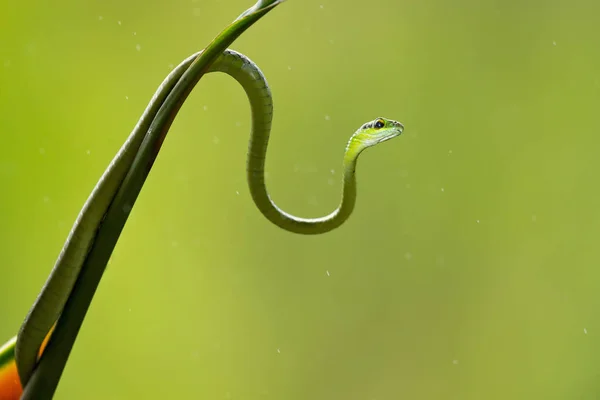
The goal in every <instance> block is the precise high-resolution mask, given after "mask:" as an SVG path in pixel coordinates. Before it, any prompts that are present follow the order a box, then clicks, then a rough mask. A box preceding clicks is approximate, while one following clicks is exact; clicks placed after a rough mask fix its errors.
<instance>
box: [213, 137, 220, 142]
mask: <svg viewBox="0 0 600 400" xmlns="http://www.w3.org/2000/svg"><path fill="white" fill-rule="evenodd" d="M213 143H214V144H219V138H218V137H216V136H215V137H213Z"/></svg>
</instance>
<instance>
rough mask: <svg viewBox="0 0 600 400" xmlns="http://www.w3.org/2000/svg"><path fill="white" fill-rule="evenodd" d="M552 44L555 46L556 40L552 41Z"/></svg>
mask: <svg viewBox="0 0 600 400" xmlns="http://www.w3.org/2000/svg"><path fill="white" fill-rule="evenodd" d="M552 46H556V40H553V41H552ZM567 47H569V46H567Z"/></svg>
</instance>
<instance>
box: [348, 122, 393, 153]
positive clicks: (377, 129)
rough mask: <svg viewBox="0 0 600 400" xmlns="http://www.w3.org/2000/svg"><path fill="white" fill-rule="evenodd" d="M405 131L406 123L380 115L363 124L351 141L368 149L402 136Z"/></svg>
mask: <svg viewBox="0 0 600 400" xmlns="http://www.w3.org/2000/svg"><path fill="white" fill-rule="evenodd" d="M403 131H404V125H402V124H401V123H400V122H398V121H394V120H393V119H387V118H382V117H380V118H377V119H374V120H373V121H370V122H367V123H365V124H364V125H363V126H361V127H360V128H359V129H358V130H357V131H356V132H355V133H354V135H352V138H351V139H350V141H351V142H354V143H356V144H357V145H358V147H360V148H362V149H366V148H367V147H371V146H374V145H376V144H378V143H381V142H385V141H386V140H390V139H392V138H395V137H396V136H400V135H401V134H402V132H403Z"/></svg>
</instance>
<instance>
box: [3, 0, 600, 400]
mask: <svg viewBox="0 0 600 400" xmlns="http://www.w3.org/2000/svg"><path fill="white" fill-rule="evenodd" d="M252 3H253V2H252V0H227V1H225V0H221V1H219V0H192V1H190V0H186V1H179V0H175V1H159V0H144V1H142V0H130V1H127V2H120V1H99V0H95V1H91V0H84V1H80V0H77V1H76V0H56V1H53V2H43V1H40V0H33V1H30V2H23V1H21V2H13V1H7V0H2V2H1V5H0V132H1V133H0V135H1V136H0V138H1V139H2V140H1V143H2V144H1V145H0V188H1V189H0V190H1V195H0V215H1V216H0V220H1V221H2V222H1V223H0V239H1V240H0V269H1V270H0V272H1V275H0V277H1V279H0V304H1V307H0V309H1V311H0V315H1V320H0V338H5V339H9V338H10V337H11V336H12V335H14V334H15V333H16V331H17V329H18V327H19V324H20V323H21V321H22V320H23V318H24V316H25V314H26V312H27V310H28V309H29V307H30V305H31V303H32V302H33V300H34V298H35V296H36V294H37V292H38V290H39V289H40V287H41V285H42V284H43V282H44V281H45V279H46V277H47V275H48V273H49V272H50V269H51V268H52V266H53V265H54V262H55V260H56V257H57V255H58V253H59V251H60V249H61V247H62V245H63V243H64V240H65V239H66V237H67V234H68V232H69V230H70V228H71V226H72V224H73V221H74V220H75V217H76V216H77V214H78V212H79V210H80V208H81V206H82V205H83V202H84V201H85V199H86V198H87V196H88V195H89V193H90V191H91V189H92V188H93V186H94V185H95V183H96V181H97V179H98V178H99V177H100V175H101V173H102V172H103V171H104V169H105V168H106V166H107V165H108V162H109V161H110V160H111V159H112V157H113V156H114V154H115V152H116V151H117V150H118V148H119V147H120V145H121V144H122V142H123V141H124V140H125V138H126V137H127V135H128V134H129V132H130V131H131V129H132V128H133V126H134V125H135V123H136V121H137V119H138V117H139V116H140V115H141V113H142V111H143V109H144V107H145V106H146V104H147V102H148V101H149V100H150V97H151V96H152V94H153V93H154V91H155V90H156V88H157V86H158V84H159V83H160V82H161V81H162V79H163V78H164V77H165V76H166V74H167V73H168V72H169V70H170V68H172V67H173V65H176V64H178V63H179V62H180V61H181V60H183V59H184V58H185V57H187V56H188V55H189V54H191V53H193V52H195V51H198V50H200V49H201V48H203V47H204V46H205V45H206V44H207V43H208V42H209V41H210V40H211V39H212V38H213V37H214V36H215V35H216V34H217V33H218V32H219V31H220V30H221V29H222V28H223V27H224V26H225V25H226V24H228V23H229V22H230V21H231V20H233V19H234V18H235V17H237V16H238V15H239V14H240V13H241V12H242V11H243V10H245V9H246V8H248V7H249V6H251V5H252ZM598 12H600V3H597V2H593V1H591V0H588V1H583V0H571V1H566V0H550V1H533V0H530V1H524V2H516V1H491V0H485V1H470V0H459V1H453V2H448V1H442V0H425V1H419V2H414V1H398V0H371V1H368V2H359V1H356V2H349V1H347V0H318V1H315V0H304V1H300V0H289V1H287V2H285V3H284V4H283V5H281V6H280V7H278V8H277V9H276V10H274V11H273V12H272V13H270V14H269V15H268V16H267V17H265V18H264V19H263V20H261V21H260V22H259V23H258V24H257V25H255V26H254V27H252V28H251V29H250V30H249V31H248V32H247V33H246V34H244V35H243V36H242V37H241V38H240V39H239V40H237V41H236V42H235V44H234V46H233V48H235V49H236V50H238V51H241V52H243V53H245V54H247V55H248V56H249V57H250V58H251V59H252V60H254V61H255V62H257V63H258V65H259V66H260V67H261V69H262V70H263V71H264V72H265V74H266V76H267V78H268V79H269V82H270V84H271V86H272V90H273V93H274V101H275V120H274V131H273V134H272V140H271V147H270V150H269V155H268V160H267V169H268V185H269V189H270V191H271V194H272V196H273V198H274V199H275V200H276V202H277V203H278V204H279V205H280V206H281V207H283V208H285V209H286V210H288V211H289V212H292V213H295V214H298V215H302V216H319V215H322V214H325V213H328V212H330V211H331V210H332V209H333V208H334V207H335V206H336V205H337V202H338V199H339V192H340V178H341V176H340V167H341V159H342V152H343V148H344V146H345V144H346V141H347V139H348V137H349V136H350V135H351V134H352V133H353V132H354V130H355V129H356V128H358V127H359V126H360V125H361V124H362V123H363V122H365V121H368V120H371V119H374V118H375V117H378V116H385V117H389V118H394V119H398V120H400V121H402V122H403V123H404V124H405V126H406V131H405V134H404V135H403V136H402V137H400V138H397V139H394V140H393V141H391V142H387V143H385V144H384V145H381V146H378V147H377V148H376V149H372V150H369V151H368V152H366V153H365V154H364V156H363V157H362V159H361V162H360V163H359V167H358V183H359V193H358V203H357V207H356V209H355V213H354V214H353V215H352V217H351V219H350V220H349V221H348V223H347V224H345V225H344V226H343V227H341V228H340V229H338V230H336V231H334V232H332V233H329V234H326V235H322V236H316V237H304V236H297V235H293V234H290V233H287V232H284V231H282V230H280V229H278V228H276V227H274V226H272V225H271V224H270V223H269V222H268V221H266V220H265V219H264V218H263V217H262V216H261V215H260V214H259V212H258V211H257V210H256V209H255V207H254V205H253V203H252V201H251V199H250V196H249V193H248V189H247V186H246V182H245V172H244V168H245V151H246V145H247V140H248V132H249V123H250V113H249V107H248V104H247V100H246V98H245V95H244V93H243V91H242V90H241V88H240V87H238V86H237V84H236V83H235V82H234V81H233V80H232V79H230V78H229V77H227V76H226V75H218V74H214V75H213V74H211V75H208V76H206V77H205V78H204V79H203V80H202V81H201V82H200V83H199V85H198V86H197V88H196V90H195V91H194V92H193V93H192V95H191V97H190V99H189V100H188V102H187V103H186V104H185V106H184V108H183V109H182V111H181V113H180V115H179V117H178V119H177V120H176V121H175V124H174V125H173V128H172V130H171V132H170V134H169V136H168V138H167V140H166V142H165V144H164V146H163V150H162V151H161V154H160V156H159V159H158V161H157V163H156V164H155V166H154V169H153V171H152V173H151V174H150V176H149V179H148V180H147V182H146V185H145V187H144V189H143V191H142V193H141V195H140V197H139V199H138V202H137V203H136V206H135V208H134V210H133V213H132V215H131V217H130V220H129V222H128V224H127V226H126V228H125V230H124V232H123V235H122V238H121V240H120V241H119V243H118V246H117V248H116V249H115V252H114V255H113V258H112V260H111V263H110V264H109V268H108V269H107V272H106V274H105V276H104V278H103V281H102V283H101V285H100V287H99V290H98V292H97V295H96V297H95V300H94V302H93V304H92V307H91V309H90V312H89V313H88V317H87V319H86V321H85V324H84V326H83V329H82V331H81V333H80V336H79V339H78V341H77V343H76V346H75V348H74V351H73V353H72V356H71V359H70V361H69V364H68V365H67V368H66V370H65V373H64V375H63V379H62V381H61V384H60V387H59V390H58V392H57V395H56V398H57V399H65V400H66V399H167V398H168V399H170V398H198V399H200V398H202V399H248V400H254V399H291V400H295V399H298V400H299V399H315V400H317V399H347V400H381V399H442V400H445V399H466V400H470V399H598V398H600V347H599V346H600V272H599V267H600V246H598V238H599V237H600V207H599V206H598V205H599V204H600V191H599V190H598V182H599V179H598V171H600V159H599V158H598V148H599V146H600V140H599V135H598V133H599V132H600V119H599V118H598V107H599V105H600V56H599V54H600V53H599V51H598V49H599V48H600V27H599V26H598V22H597V21H598V18H597V16H598ZM1 340H4V339H0V341H1Z"/></svg>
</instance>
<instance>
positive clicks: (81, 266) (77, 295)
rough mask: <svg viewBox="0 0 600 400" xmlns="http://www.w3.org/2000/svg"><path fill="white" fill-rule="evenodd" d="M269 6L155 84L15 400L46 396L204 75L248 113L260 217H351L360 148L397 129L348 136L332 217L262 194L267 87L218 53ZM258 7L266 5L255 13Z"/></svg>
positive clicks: (28, 345)
mask: <svg viewBox="0 0 600 400" xmlns="http://www.w3.org/2000/svg"><path fill="white" fill-rule="evenodd" d="M278 4H280V2H279V1H276V2H273V1H271V2H265V1H259V2H258V3H257V5H256V6H255V7H253V8H251V9H249V10H248V11H246V12H245V13H244V14H242V15H241V16H240V17H239V18H238V19H237V20H236V21H234V23H233V24H232V25H230V27H228V28H227V29H226V30H225V31H224V32H223V33H222V34H221V35H219V36H218V37H217V38H216V39H215V40H214V41H213V42H212V43H211V45H209V46H208V47H207V48H206V49H205V50H204V51H202V52H200V53H197V54H194V55H192V56H190V57H189V58H187V59H186V60H185V61H184V62H182V63H181V64H180V65H179V66H178V67H177V68H175V69H174V70H173V71H172V73H171V74H170V75H169V76H168V77H167V78H166V79H165V81H164V82H163V84H162V85H161V86H160V87H159V89H158V91H157V92H156V94H155V96H154V97H153V99H152V101H151V102H150V104H149V106H148V107H147V109H146V111H145V112H144V114H143V116H142V118H141V119H140V121H139V122H138V124H137V125H136V127H135V129H134V131H133V132H132V134H131V135H130V137H129V138H128V140H127V141H126V143H125V144H124V145H123V147H122V148H121V150H120V151H119V153H118V154H117V156H116V157H115V159H114V160H113V162H112V163H111V164H110V165H109V167H108V169H107V171H106V172H105V174H104V175H103V177H102V178H101V180H100V182H99V183H98V185H97V187H96V188H95V189H94V191H93V192H92V195H91V196H90V199H88V202H87V203H86V205H85V206H84V209H83V210H82V213H81V214H80V216H79V218H78V220H77V222H76V224H75V227H74V229H73V232H72V233H71V235H70V236H69V238H68V240H67V243H66V244H65V248H64V249H63V252H62V253H61V257H59V260H58V262H57V264H56V266H55V268H54V270H53V272H52V273H51V275H50V277H49V279H48V281H47V283H46V285H45V286H44V289H43V290H42V293H41V294H40V296H39V297H38V300H37V301H36V303H35V304H34V307H33V308H32V310H31V312H30V314H29V315H28V317H27V319H26V320H25V322H24V324H23V326H22V329H21V331H20V333H19V335H18V341H17V366H18V368H19V374H20V375H21V379H22V381H23V382H26V383H27V384H26V386H25V391H24V394H23V397H22V399H24V400H25V399H33V398H35V399H45V398H48V399H50V398H52V396H53V393H54V391H55V390H56V386H57V385H58V381H59V379H60V376H61V374H62V371H63V369H64V366H65V364H66V361H67V359H68V356H69V354H70V351H71V348H72V346H73V344H74V342H75V339H76V337H77V333H78V331H79V329H80V327H81V324H82V323H83V319H84V318H85V314H86V312H87V309H88V307H89V305H90V303H91V300H92V297H93V295H94V293H95V290H96V288H97V286H98V284H99V282H100V279H101V277H102V274H103V272H104V269H105V267H106V263H107V262H108V259H109V258H110V255H111V253H112V250H113V249H114V246H115V245H116V242H117V240H118V237H119V235H120V233H121V231H122V229H123V227H124V224H125V222H126V220H127V218H128V215H129V213H130V211H131V208H132V207H133V205H134V203H135V201H136V199H137V196H138V194H139V192H140V190H141V188H142V186H143V184H144V182H145V179H146V177H147V175H148V173H149V172H150V169H151V167H152V165H153V163H154V161H155V159H156V156H157V155H158V151H159V150H160V147H161V145H162V142H163V140H164V138H165V135H166V133H167V131H168V129H169V128H170V126H171V124H172V122H173V120H174V118H175V116H176V115H177V112H178V111H179V109H180V107H181V105H182V104H183V102H184V101H185V99H186V98H187V96H188V95H189V93H190V92H191V90H192V89H193V87H194V86H195V84H196V83H197V82H198V80H199V79H200V77H201V76H203V75H204V73H207V72H216V71H220V72H225V73H227V74H229V75H230V76H232V77H233V78H234V79H236V81H238V82H239V83H240V84H241V86H242V87H243V88H244V90H245V91H246V94H247V96H248V99H249V101H250V106H251V110H252V132H251V136H250V143H249V148H248V159H247V160H248V161H247V178H248V184H249V188H250V192H251V195H252V198H253V200H254V203H255V204H256V206H257V207H258V208H259V210H260V212H261V213H262V214H263V215H264V216H265V217H266V218H267V219H268V220H269V221H271V222H272V223H274V224H275V225H277V226H278V227H280V228H282V229H284V230H287V231H290V232H294V233H300V234H321V233H325V232H328V231H331V230H332V229H335V228H337V227H339V226H340V225H341V224H343V223H344V222H345V221H346V220H347V219H348V217H349V216H350V214H351V213H352V211H353V208H354V205H355V199H356V178H355V168H356V163H357V159H358V156H359V155H360V153H361V152H362V151H364V150H365V149H366V148H368V147H371V146H374V145H375V144H378V143H381V142H383V141H386V140H389V139H391V138H393V137H396V136H399V135H400V134H401V133H402V131H403V129H404V127H403V126H402V124H400V123H399V122H396V121H394V120H390V119H385V118H378V119H376V120H374V121H371V122H369V123H367V124H364V125H363V126H362V127H361V128H359V129H358V130H357V131H356V132H355V133H354V135H352V137H351V138H350V140H349V142H348V145H347V147H346V152H345V155H344V161H343V167H344V175H343V180H342V183H343V192H342V200H341V202H340V206H339V207H338V208H337V209H336V210H335V211H333V212H332V213H331V214H329V215H327V216H325V217H321V218H314V219H305V218H299V217H295V216H293V215H290V214H288V213H286V212H285V211H283V210H281V209H280V208H278V207H277V206H276V205H275V204H274V203H273V201H272V200H271V199H270V197H269V195H268V192H267V189H266V186H265V181H264V162H265V157H266V151H267V146H268V139H269V134H270V130H271V122H272V114H273V113H272V98H271V92H270V89H269V87H268V85H267V82H266V79H265V77H264V75H263V74H262V72H261V71H260V69H259V68H258V67H257V66H256V65H255V64H254V63H253V62H252V61H250V60H249V59H248V58H246V57H245V56H243V55H242V54H240V53H237V52H234V51H232V50H225V51H224V48H226V47H227V46H228V45H229V44H230V43H231V42H233V40H235V38H237V37H238V36H239V35H240V34H241V33H242V32H243V31H244V30H245V29H247V28H248V27H249V26H250V25H251V24H252V23H254V22H256V20H258V19H259V18H260V17H261V16H262V15H264V14H266V12H268V11H269V10H271V9H272V8H273V7H275V6H276V5H278ZM261 6H264V7H267V8H266V9H261V8H260V7H261ZM115 193H116V194H115ZM69 251H71V253H69ZM57 319H58V324H57V326H56V330H55V332H54V333H53V334H52V337H51V339H50V342H49V344H48V346H47V348H46V350H45V352H44V355H43V356H42V358H41V360H40V362H39V364H38V365H37V366H36V364H35V362H36V361H35V360H36V357H37V351H38V349H39V347H40V345H41V343H42V341H43V340H44V338H45V336H46V334H47V333H48V331H49V329H50V328H51V327H52V325H53V324H54V322H56V321H57Z"/></svg>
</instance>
